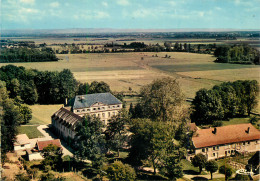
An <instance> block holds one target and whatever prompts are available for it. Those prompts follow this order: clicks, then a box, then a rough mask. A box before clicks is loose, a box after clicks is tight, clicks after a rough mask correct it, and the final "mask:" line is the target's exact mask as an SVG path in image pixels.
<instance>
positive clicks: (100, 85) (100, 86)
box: [88, 81, 111, 94]
mask: <svg viewBox="0 0 260 181" xmlns="http://www.w3.org/2000/svg"><path fill="white" fill-rule="evenodd" d="M105 92H111V90H110V87H109V85H108V84H107V83H105V82H103V81H101V82H97V81H93V82H91V84H90V86H89V90H88V93H89V94H94V93H105Z"/></svg>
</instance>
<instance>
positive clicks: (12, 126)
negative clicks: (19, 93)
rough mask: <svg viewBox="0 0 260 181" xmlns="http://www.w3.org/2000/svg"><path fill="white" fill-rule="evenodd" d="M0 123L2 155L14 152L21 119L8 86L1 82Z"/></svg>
mask: <svg viewBox="0 0 260 181" xmlns="http://www.w3.org/2000/svg"><path fill="white" fill-rule="evenodd" d="M0 107H1V108H2V111H0V121H1V154H3V155H4V154H6V153H7V152H8V151H12V150H13V145H14V142H15V139H16V135H17V132H18V131H17V127H18V125H19V121H20V119H21V115H20V111H19V108H18V107H17V106H16V105H15V104H14V101H13V100H12V99H9V97H8V93H7V90H6V84H5V82H3V81H0Z"/></svg>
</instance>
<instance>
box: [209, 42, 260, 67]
mask: <svg viewBox="0 0 260 181" xmlns="http://www.w3.org/2000/svg"><path fill="white" fill-rule="evenodd" d="M214 55H215V56H216V57H217V59H216V60H215V61H216V62H221V63H242V64H252V63H255V64H258V63H259V60H258V61H257V57H259V52H258V51H257V50H256V49H255V48H252V47H250V46H248V45H245V44H244V45H234V46H220V47H217V48H216V50H215V52H214Z"/></svg>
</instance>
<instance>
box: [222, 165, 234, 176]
mask: <svg viewBox="0 0 260 181" xmlns="http://www.w3.org/2000/svg"><path fill="white" fill-rule="evenodd" d="M233 172H234V171H233V169H232V167H231V166H230V165H222V166H221V167H219V173H222V174H224V175H225V180H228V178H229V177H231V176H232V174H233Z"/></svg>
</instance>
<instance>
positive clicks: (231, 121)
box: [222, 117, 260, 126]
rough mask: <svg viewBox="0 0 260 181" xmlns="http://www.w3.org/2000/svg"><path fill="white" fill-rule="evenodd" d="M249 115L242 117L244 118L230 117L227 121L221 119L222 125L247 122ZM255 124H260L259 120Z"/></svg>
mask: <svg viewBox="0 0 260 181" xmlns="http://www.w3.org/2000/svg"><path fill="white" fill-rule="evenodd" d="M249 119H250V118H249V117H244V118H233V119H230V120H229V121H222V122H223V126H227V125H233V124H242V123H249ZM257 124H260V120H259V121H258V122H257Z"/></svg>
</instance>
